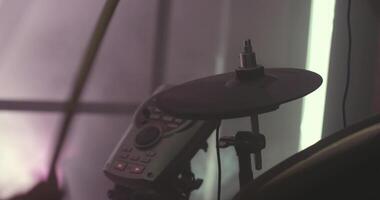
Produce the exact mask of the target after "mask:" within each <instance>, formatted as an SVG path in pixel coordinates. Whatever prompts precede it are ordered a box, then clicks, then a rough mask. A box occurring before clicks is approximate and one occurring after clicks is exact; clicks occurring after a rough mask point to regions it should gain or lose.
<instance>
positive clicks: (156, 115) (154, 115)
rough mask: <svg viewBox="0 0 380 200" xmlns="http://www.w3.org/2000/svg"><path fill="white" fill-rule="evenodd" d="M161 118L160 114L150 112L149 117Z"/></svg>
mask: <svg viewBox="0 0 380 200" xmlns="http://www.w3.org/2000/svg"><path fill="white" fill-rule="evenodd" d="M160 118H161V115H159V114H151V115H150V119H160Z"/></svg>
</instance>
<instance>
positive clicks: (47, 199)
mask: <svg viewBox="0 0 380 200" xmlns="http://www.w3.org/2000/svg"><path fill="white" fill-rule="evenodd" d="M63 196H64V190H63V189H60V188H59V185H58V181H57V178H56V176H52V178H51V179H49V180H47V181H41V182H40V183H38V184H37V185H36V186H34V187H33V188H32V189H31V190H30V191H29V192H27V193H25V194H22V195H17V196H15V197H13V198H11V199H10V200H61V199H63Z"/></svg>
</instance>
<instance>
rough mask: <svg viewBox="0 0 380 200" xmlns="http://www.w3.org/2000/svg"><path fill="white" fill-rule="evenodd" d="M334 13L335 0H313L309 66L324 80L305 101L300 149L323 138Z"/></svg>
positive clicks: (307, 62)
mask: <svg viewBox="0 0 380 200" xmlns="http://www.w3.org/2000/svg"><path fill="white" fill-rule="evenodd" d="M334 15H335V0H312V2H311V12H310V24H309V41H308V49H307V61H306V69H308V70H310V71H313V72H316V73H318V74H319V75H321V76H322V78H323V83H322V85H321V86H320V88H319V89H318V90H316V91H315V92H313V93H311V94H310V95H308V96H306V97H305V99H304V101H303V109H302V120H301V136H300V142H299V150H302V149H304V148H306V147H308V146H310V145H312V144H314V143H315V142H317V141H318V140H320V139H321V137H322V127H323V115H324V107H325V98H326V86H327V78H328V69H329V62H330V48H331V37H332V32H333V22H334Z"/></svg>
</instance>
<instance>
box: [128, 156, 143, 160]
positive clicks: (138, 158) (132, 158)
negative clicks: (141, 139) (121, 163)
mask: <svg viewBox="0 0 380 200" xmlns="http://www.w3.org/2000/svg"><path fill="white" fill-rule="evenodd" d="M129 159H130V160H132V161H138V160H140V156H138V155H131V156H130V157H129Z"/></svg>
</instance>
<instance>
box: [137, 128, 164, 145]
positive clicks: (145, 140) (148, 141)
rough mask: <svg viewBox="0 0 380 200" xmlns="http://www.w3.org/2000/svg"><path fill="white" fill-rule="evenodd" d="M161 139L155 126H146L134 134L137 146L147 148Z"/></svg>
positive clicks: (159, 131) (159, 132)
mask: <svg viewBox="0 0 380 200" xmlns="http://www.w3.org/2000/svg"><path fill="white" fill-rule="evenodd" d="M160 139H161V130H160V129H159V128H157V127H155V126H147V127H144V128H143V129H141V131H140V132H139V133H138V134H137V135H136V138H135V145H136V147H137V148H140V149H143V148H149V147H152V146H153V145H155V144H157V143H158V142H159V141H160Z"/></svg>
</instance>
